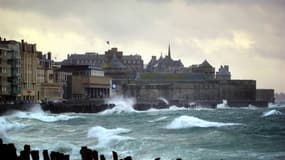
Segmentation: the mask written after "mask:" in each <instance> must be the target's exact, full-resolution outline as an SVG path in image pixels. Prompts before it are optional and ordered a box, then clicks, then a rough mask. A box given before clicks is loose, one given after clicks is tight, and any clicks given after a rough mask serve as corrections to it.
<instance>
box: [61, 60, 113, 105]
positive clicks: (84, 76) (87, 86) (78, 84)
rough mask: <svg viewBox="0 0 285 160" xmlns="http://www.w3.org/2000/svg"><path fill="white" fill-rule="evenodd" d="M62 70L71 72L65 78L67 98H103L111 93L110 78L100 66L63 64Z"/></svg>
mask: <svg viewBox="0 0 285 160" xmlns="http://www.w3.org/2000/svg"><path fill="white" fill-rule="evenodd" d="M60 70H61V71H62V72H69V73H72V75H71V76H69V77H68V78H67V88H66V90H67V91H69V92H70V93H71V94H70V95H68V97H67V98H68V99H73V100H81V99H103V98H107V97H109V96H110V95H111V94H112V87H111V86H112V79H111V78H110V77H105V75H104V71H103V70H102V69H100V68H97V67H94V66H89V65H63V66H61V69H60Z"/></svg>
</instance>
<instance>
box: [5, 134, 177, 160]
mask: <svg viewBox="0 0 285 160" xmlns="http://www.w3.org/2000/svg"><path fill="white" fill-rule="evenodd" d="M42 154H43V160H69V158H70V157H69V155H66V154H63V153H60V152H54V151H52V152H51V153H50V154H48V150H43V152H42ZM80 154H81V160H106V158H105V156H104V155H103V154H100V155H99V153H98V151H96V150H92V149H89V148H88V147H86V146H83V147H81V149H80ZM112 154H113V160H132V157H131V156H127V157H125V158H122V159H119V156H118V153H117V152H115V151H113V152H112ZM30 157H32V160H39V159H40V156H39V151H38V150H31V146H30V145H27V144H26V145H24V150H22V151H20V155H19V156H18V155H17V150H16V147H15V145H14V144H13V143H9V144H4V143H3V141H2V139H1V138H0V159H1V160H31V159H30ZM154 160H160V158H159V157H158V158H155V159H154ZM176 160H182V159H181V158H177V159H176Z"/></svg>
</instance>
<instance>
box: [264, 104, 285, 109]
mask: <svg viewBox="0 0 285 160" xmlns="http://www.w3.org/2000/svg"><path fill="white" fill-rule="evenodd" d="M284 107H285V104H276V103H268V108H284Z"/></svg>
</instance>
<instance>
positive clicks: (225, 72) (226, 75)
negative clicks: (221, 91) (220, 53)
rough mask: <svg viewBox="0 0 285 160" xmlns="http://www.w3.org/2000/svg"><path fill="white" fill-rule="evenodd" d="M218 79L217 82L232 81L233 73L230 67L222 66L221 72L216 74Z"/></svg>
mask: <svg viewBox="0 0 285 160" xmlns="http://www.w3.org/2000/svg"><path fill="white" fill-rule="evenodd" d="M216 79H217V80H230V79H231V72H230V71H229V66H228V65H225V66H221V67H220V68H219V71H218V72H216Z"/></svg>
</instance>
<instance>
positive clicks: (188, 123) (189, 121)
mask: <svg viewBox="0 0 285 160" xmlns="http://www.w3.org/2000/svg"><path fill="white" fill-rule="evenodd" d="M232 125H240V123H223V122H210V121H206V120H203V119H199V118H197V117H193V116H185V115H183V116H180V117H178V118H175V119H174V120H173V121H172V122H171V123H170V124H168V125H167V126H166V128H167V129H182V128H192V127H202V128H206V127H222V126H232Z"/></svg>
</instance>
